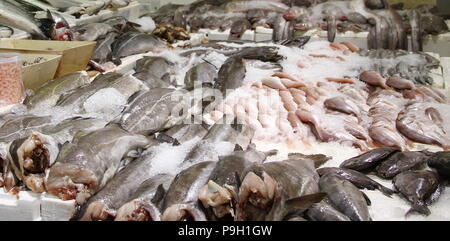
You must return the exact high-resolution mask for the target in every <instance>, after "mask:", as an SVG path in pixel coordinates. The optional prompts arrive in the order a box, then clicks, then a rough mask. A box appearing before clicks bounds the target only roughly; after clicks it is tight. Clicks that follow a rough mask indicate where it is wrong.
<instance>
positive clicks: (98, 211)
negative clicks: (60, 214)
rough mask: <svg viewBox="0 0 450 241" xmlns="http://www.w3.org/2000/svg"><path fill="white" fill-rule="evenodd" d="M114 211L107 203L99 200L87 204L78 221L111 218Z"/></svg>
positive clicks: (106, 219)
mask: <svg viewBox="0 0 450 241" xmlns="http://www.w3.org/2000/svg"><path fill="white" fill-rule="evenodd" d="M115 216H116V212H115V211H113V210H110V209H109V208H108V207H107V205H106V204H105V203H103V202H101V201H97V202H93V203H91V204H89V206H88V207H87V209H86V212H85V213H84V215H83V216H82V217H81V218H80V221H108V220H113V219H114V217H115Z"/></svg>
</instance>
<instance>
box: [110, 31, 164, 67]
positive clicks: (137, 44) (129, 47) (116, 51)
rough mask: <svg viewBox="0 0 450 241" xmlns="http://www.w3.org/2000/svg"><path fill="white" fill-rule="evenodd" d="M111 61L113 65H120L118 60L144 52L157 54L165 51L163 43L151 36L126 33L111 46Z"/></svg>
mask: <svg viewBox="0 0 450 241" xmlns="http://www.w3.org/2000/svg"><path fill="white" fill-rule="evenodd" d="M112 49H113V52H112V56H111V59H112V61H113V63H114V64H116V65H120V64H121V63H122V61H121V60H120V58H122V57H127V56H130V55H134V54H142V53H146V52H154V53H158V52H161V51H162V50H164V49H166V46H165V45H164V43H163V42H162V41H161V40H159V39H158V38H157V37H155V36H154V35H151V34H145V33H137V32H128V33H126V34H123V35H122V36H120V37H119V38H117V39H116V41H115V42H114V43H113V45H112Z"/></svg>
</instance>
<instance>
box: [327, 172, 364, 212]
mask: <svg viewBox="0 0 450 241" xmlns="http://www.w3.org/2000/svg"><path fill="white" fill-rule="evenodd" d="M320 189H321V191H323V192H325V193H326V194H327V197H328V199H329V200H330V202H331V203H332V204H333V206H334V207H336V208H337V210H338V211H340V212H342V213H343V214H345V215H346V216H348V217H349V218H350V219H351V220H352V221H370V220H371V217H370V214H369V208H368V206H367V199H366V198H365V197H364V194H363V193H362V192H361V191H360V190H359V189H358V188H357V187H356V186H355V185H353V184H352V183H351V182H349V181H347V180H345V179H342V178H341V177H339V176H337V175H334V174H328V175H324V176H322V177H321V178H320Z"/></svg>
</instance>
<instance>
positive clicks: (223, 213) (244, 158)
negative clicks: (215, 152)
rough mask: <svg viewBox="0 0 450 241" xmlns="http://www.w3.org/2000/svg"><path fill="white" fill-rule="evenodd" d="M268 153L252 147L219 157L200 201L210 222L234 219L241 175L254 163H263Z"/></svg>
mask: <svg viewBox="0 0 450 241" xmlns="http://www.w3.org/2000/svg"><path fill="white" fill-rule="evenodd" d="M266 157H267V154H266V153H263V152H259V151H257V150H256V149H255V148H254V147H253V146H250V147H249V148H248V149H247V150H245V151H235V152H233V153H231V154H230V155H227V156H221V157H219V161H218V162H217V165H216V167H215V168H214V170H213V171H212V173H211V176H210V177H209V181H208V183H207V184H206V185H205V186H203V188H202V189H201V190H200V193H199V196H198V199H199V200H200V201H201V202H202V204H203V207H205V208H206V209H208V211H209V212H211V213H209V212H208V214H207V215H208V216H209V220H211V219H212V220H216V219H219V220H220V219H226V218H227V217H229V218H231V220H232V219H233V217H234V207H235V205H236V203H237V201H238V200H237V199H238V193H239V185H240V181H241V180H240V175H241V173H242V171H244V169H246V168H247V167H249V166H250V165H252V164H253V163H262V162H263V161H264V160H265V159H266Z"/></svg>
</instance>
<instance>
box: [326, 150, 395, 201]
mask: <svg viewBox="0 0 450 241" xmlns="http://www.w3.org/2000/svg"><path fill="white" fill-rule="evenodd" d="M394 155H395V154H394ZM381 165H383V164H381ZM317 173H319V175H320V176H324V175H326V174H328V173H332V174H335V175H338V176H340V177H342V178H344V179H346V180H348V181H350V182H351V183H353V184H354V185H355V186H357V187H358V188H366V189H368V190H375V189H378V190H380V191H381V192H382V193H383V194H384V195H386V196H389V197H390V196H391V195H392V194H393V193H395V192H394V191H393V190H391V189H389V188H387V187H385V186H383V185H381V184H380V183H378V182H376V181H374V180H373V179H372V178H370V177H368V176H366V175H364V174H362V173H360V172H358V171H355V170H351V169H346V168H337V167H324V168H320V169H318V170H317Z"/></svg>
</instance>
